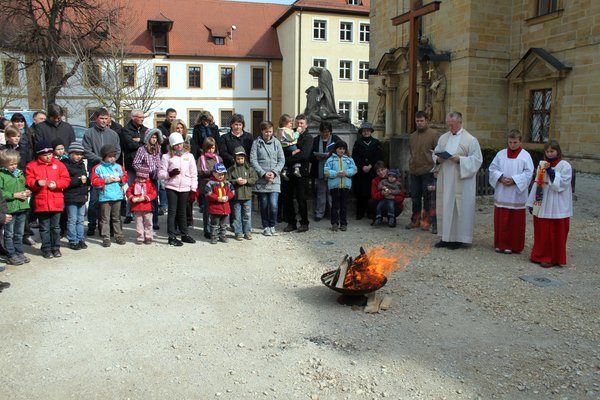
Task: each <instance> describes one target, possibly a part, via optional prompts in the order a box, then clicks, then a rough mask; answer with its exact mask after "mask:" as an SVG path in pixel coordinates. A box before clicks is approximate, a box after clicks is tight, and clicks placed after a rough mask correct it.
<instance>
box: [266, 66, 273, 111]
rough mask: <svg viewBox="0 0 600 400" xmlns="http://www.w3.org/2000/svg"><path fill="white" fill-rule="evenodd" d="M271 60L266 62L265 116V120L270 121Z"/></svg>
mask: <svg viewBox="0 0 600 400" xmlns="http://www.w3.org/2000/svg"><path fill="white" fill-rule="evenodd" d="M271 101H272V98H271V59H268V60H267V115H266V117H267V118H266V119H267V120H269V121H272V120H273V118H272V117H271Z"/></svg>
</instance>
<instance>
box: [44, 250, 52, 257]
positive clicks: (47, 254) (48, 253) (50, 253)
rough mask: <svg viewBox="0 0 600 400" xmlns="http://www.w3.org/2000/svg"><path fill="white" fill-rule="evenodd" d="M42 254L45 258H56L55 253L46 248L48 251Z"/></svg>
mask: <svg viewBox="0 0 600 400" xmlns="http://www.w3.org/2000/svg"><path fill="white" fill-rule="evenodd" d="M42 256H43V257H44V258H54V254H52V252H51V251H50V250H46V251H44V252H42Z"/></svg>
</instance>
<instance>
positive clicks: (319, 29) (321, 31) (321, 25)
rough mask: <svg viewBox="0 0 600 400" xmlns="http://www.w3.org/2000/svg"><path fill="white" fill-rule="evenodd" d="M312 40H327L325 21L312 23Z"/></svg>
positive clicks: (317, 20) (318, 20)
mask: <svg viewBox="0 0 600 400" xmlns="http://www.w3.org/2000/svg"><path fill="white" fill-rule="evenodd" d="M313 39H315V40H327V21H323V20H320V19H316V20H315V21H314V22H313Z"/></svg>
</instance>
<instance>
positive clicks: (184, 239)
mask: <svg viewBox="0 0 600 400" xmlns="http://www.w3.org/2000/svg"><path fill="white" fill-rule="evenodd" d="M181 241H182V242H183V243H196V240H194V238H193V237H191V236H189V235H183V236H182V237H181Z"/></svg>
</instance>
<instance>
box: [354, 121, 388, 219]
mask: <svg viewBox="0 0 600 400" xmlns="http://www.w3.org/2000/svg"><path fill="white" fill-rule="evenodd" d="M372 134H373V125H372V124H371V123H370V122H367V121H365V122H363V123H362V125H361V126H360V129H359V130H358V139H357V140H356V142H354V146H353V147H352V158H353V159H354V163H355V164H356V168H357V170H358V172H357V173H356V175H355V178H354V182H353V185H352V188H353V189H354V195H355V196H356V219H362V218H363V217H364V216H365V213H366V212H367V208H368V204H369V199H370V198H371V181H372V180H373V178H374V177H375V168H373V166H374V165H375V163H376V162H377V161H383V149H382V148H381V143H380V142H379V140H377V139H376V138H374V137H372V136H371V135H372Z"/></svg>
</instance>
